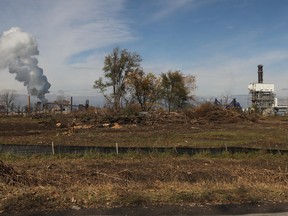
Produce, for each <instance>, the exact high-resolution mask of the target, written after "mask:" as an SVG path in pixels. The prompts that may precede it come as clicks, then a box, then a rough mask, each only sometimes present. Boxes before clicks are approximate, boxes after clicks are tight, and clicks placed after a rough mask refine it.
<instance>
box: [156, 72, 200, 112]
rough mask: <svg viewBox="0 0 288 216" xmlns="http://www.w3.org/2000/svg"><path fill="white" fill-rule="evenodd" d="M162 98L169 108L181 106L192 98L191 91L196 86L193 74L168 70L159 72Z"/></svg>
mask: <svg viewBox="0 0 288 216" xmlns="http://www.w3.org/2000/svg"><path fill="white" fill-rule="evenodd" d="M161 78H162V82H161V86H162V98H163V99H164V101H165V102H166V104H167V106H168V111H169V112H170V111H171V109H178V108H182V107H183V106H184V105H185V104H186V103H187V102H188V101H189V100H192V99H193V95H192V94H191V93H192V91H193V90H194V89H195V88H196V85H195V82H196V80H195V76H192V75H187V76H184V75H183V74H182V73H181V72H180V71H169V72H168V73H162V74H161Z"/></svg>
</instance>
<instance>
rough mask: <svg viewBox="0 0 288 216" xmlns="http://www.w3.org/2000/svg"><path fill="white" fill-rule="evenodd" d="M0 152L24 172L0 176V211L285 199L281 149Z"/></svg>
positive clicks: (286, 173) (287, 171) (286, 170)
mask: <svg viewBox="0 0 288 216" xmlns="http://www.w3.org/2000/svg"><path fill="white" fill-rule="evenodd" d="M0 159H1V160H2V161H4V163H5V164H7V165H9V166H11V167H13V168H14V169H15V171H17V173H18V175H19V176H23V177H25V179H28V180H29V179H31V183H29V181H28V182H21V181H17V178H16V180H14V182H12V183H11V182H3V180H1V177H0V191H1V196H0V197H1V198H0V211H6V212H7V211H8V212H9V211H12V210H17V211H21V210H23V209H26V210H27V209H31V210H35V209H63V208H71V207H72V206H77V207H80V208H92V207H115V206H131V205H165V204H181V205H188V204H193V205H197V204H201V205H202V204H230V203H247V202H280V201H282V202H287V201H288V181H287V179H288V166H287V164H288V163H287V162H288V156H287V155H272V154H262V153H253V154H252V153H250V154H243V153H241V154H233V155H231V154H229V153H223V154H221V155H211V154H206V153H202V154H197V155H194V156H188V155H181V156H176V155H175V154H171V153H161V154H160V153H150V154H138V153H128V154H123V155H116V154H93V153H91V152H90V153H89V152H87V153H86V154H83V155H79V154H66V155H45V156H39V155H38V156H35V155H27V156H23V155H22V156H21V155H13V154H1V155H0ZM6 177H7V176H6ZM8 177H9V176H8ZM6 179H7V178H6ZM8 179H9V178H8Z"/></svg>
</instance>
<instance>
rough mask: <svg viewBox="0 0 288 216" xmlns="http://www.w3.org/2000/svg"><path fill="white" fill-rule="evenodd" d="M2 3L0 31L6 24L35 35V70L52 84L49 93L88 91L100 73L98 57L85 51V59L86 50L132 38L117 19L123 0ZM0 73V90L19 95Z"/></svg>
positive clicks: (9, 79)
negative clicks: (78, 89) (37, 46)
mask: <svg viewBox="0 0 288 216" xmlns="http://www.w3.org/2000/svg"><path fill="white" fill-rule="evenodd" d="M5 3H7V4H5ZM5 3H4V2H2V4H1V3H0V6H1V13H2V16H4V15H3V14H5V20H6V22H5V23H6V24H5V25H3V22H1V24H0V31H5V30H7V25H10V26H9V28H10V27H12V26H19V27H21V28H22V29H23V31H26V32H30V33H31V34H32V35H33V36H34V37H36V40H37V41H38V44H39V51H40V55H39V57H38V59H39V66H40V67H42V68H43V69H44V73H45V74H46V76H47V78H48V81H49V82H50V83H51V84H52V86H51V88H50V90H51V92H57V91H58V90H60V89H77V88H81V89H83V86H87V89H91V91H92V85H93V83H94V80H95V79H97V77H98V76H99V74H100V73H102V70H101V68H102V65H101V64H103V61H102V60H103V56H101V55H100V54H97V55H95V54H94V53H93V52H91V53H89V52H88V53H89V55H88V54H87V52H86V51H87V50H97V49H99V48H102V47H106V46H114V45H115V46H116V45H117V44H118V43H120V42H128V41H131V40H135V37H134V36H133V35H132V34H131V31H130V28H129V26H128V24H126V22H127V21H126V20H124V19H123V18H121V17H120V16H119V14H120V13H121V11H122V10H123V4H124V1H122V0H105V1H94V0H83V1H79V0H71V1H66V0H51V1H42V0H40V1H29V0H28V1H25V2H24V1H17V2H16V1H12V3H11V2H10V1H5ZM18 14H21V17H20V16H17V15H18ZM14 15H15V16H14ZM22 16H23V18H22ZM0 18H2V17H1V15H0ZM82 53H84V55H82ZM98 53H101V52H98ZM101 54H102V55H104V53H101ZM75 55H76V56H81V55H82V58H81V61H82V62H80V63H79V62H75V60H77V59H74V58H73V56H75ZM99 59H101V61H102V62H100V61H99ZM100 65H101V66H100ZM99 68H100V70H99ZM0 75H1V77H2V78H3V79H1V81H2V80H7V82H5V83H2V82H1V88H5V89H12V88H13V89H16V90H19V91H23V88H22V86H21V84H20V83H19V86H17V85H16V84H17V83H16V82H11V78H10V77H9V78H7V79H6V78H4V77H6V76H11V74H8V73H6V72H5V71H1V74H0ZM11 83H13V86H11ZM93 91H95V90H93ZM23 93H24V92H23Z"/></svg>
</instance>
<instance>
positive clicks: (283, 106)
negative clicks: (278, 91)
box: [248, 64, 288, 115]
mask: <svg viewBox="0 0 288 216" xmlns="http://www.w3.org/2000/svg"><path fill="white" fill-rule="evenodd" d="M248 89H249V93H250V98H251V106H252V108H253V109H255V110H257V111H258V112H260V113H265V114H274V113H276V114H280V115H286V114H287V113H288V99H283V98H276V97H275V93H274V84H272V83H269V84H268V83H263V65H261V64H259V65H258V83H251V84H249V85H248Z"/></svg>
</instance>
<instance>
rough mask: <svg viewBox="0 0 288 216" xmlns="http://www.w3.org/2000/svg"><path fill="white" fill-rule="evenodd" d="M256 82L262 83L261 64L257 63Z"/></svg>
mask: <svg viewBox="0 0 288 216" xmlns="http://www.w3.org/2000/svg"><path fill="white" fill-rule="evenodd" d="M258 83H263V65H261V64H259V65H258Z"/></svg>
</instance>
